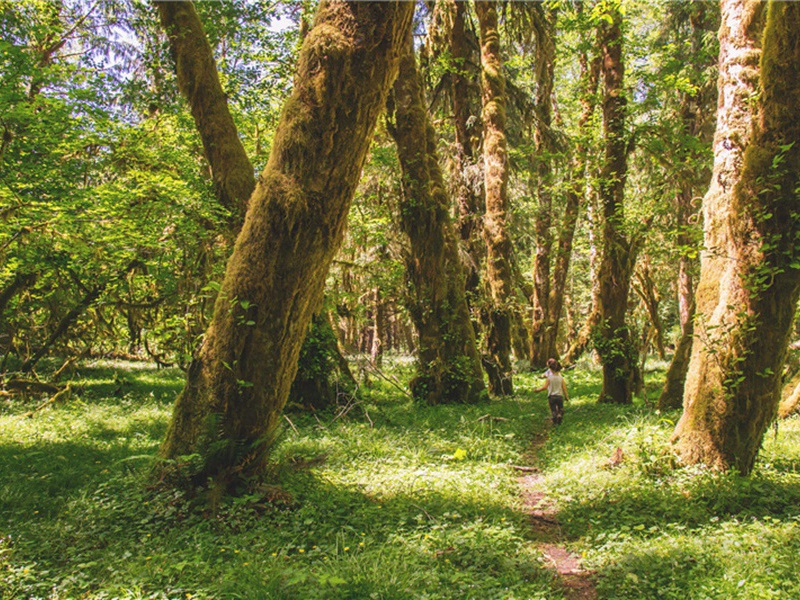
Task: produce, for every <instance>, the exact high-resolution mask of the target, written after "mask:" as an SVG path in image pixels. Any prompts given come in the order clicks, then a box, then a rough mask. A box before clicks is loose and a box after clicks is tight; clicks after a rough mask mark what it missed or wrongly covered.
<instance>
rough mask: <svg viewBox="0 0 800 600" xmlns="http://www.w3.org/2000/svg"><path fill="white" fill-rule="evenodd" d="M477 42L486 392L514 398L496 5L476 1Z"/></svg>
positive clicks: (503, 122)
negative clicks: (487, 301)
mask: <svg viewBox="0 0 800 600" xmlns="http://www.w3.org/2000/svg"><path fill="white" fill-rule="evenodd" d="M475 11H476V12H477V14H478V23H479V25H480V39H481V88H482V91H481V95H482V99H483V114H482V116H483V168H484V185H485V190H486V214H485V215H484V221H483V236H484V240H485V241H486V284H487V286H488V288H489V292H490V298H491V302H490V306H489V307H488V309H487V321H488V327H487V331H486V343H487V355H486V357H485V359H484V365H485V367H486V372H487V374H488V376H489V392H490V393H492V394H495V395H498V396H502V395H507V394H511V393H513V382H512V377H511V307H510V303H511V302H513V298H514V279H513V275H512V271H511V239H510V237H509V235H508V224H507V220H508V214H507V213H508V194H507V192H508V148H507V142H506V132H505V126H506V86H505V77H504V75H503V60H502V56H501V54H500V29H499V27H498V18H497V3H496V2H493V1H486V0H479V1H476V2H475Z"/></svg>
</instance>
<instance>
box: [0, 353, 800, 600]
mask: <svg viewBox="0 0 800 600" xmlns="http://www.w3.org/2000/svg"><path fill="white" fill-rule="evenodd" d="M59 364H60V363H59ZM55 366H58V365H55ZM657 366H659V367H660V368H659V369H656V370H651V371H650V372H648V387H647V393H648V395H649V397H650V398H651V399H652V398H654V396H655V394H656V392H657V389H658V387H659V386H660V381H661V378H662V377H663V365H657ZM387 371H388V375H389V376H390V377H391V378H396V379H397V380H398V381H399V382H401V384H402V382H405V381H407V378H408V377H410V375H411V372H410V367H409V366H408V365H407V363H405V362H403V361H398V364H396V365H394V366H390V367H388V368H387ZM43 372H44V371H43ZM45 375H46V373H45ZM567 378H568V384H569V386H570V392H571V393H570V397H571V400H570V402H569V404H568V405H567V412H566V416H565V420H564V423H563V424H562V425H560V426H559V427H548V425H547V420H548V416H549V414H548V412H549V411H548V409H547V405H546V400H545V399H544V396H543V394H536V395H534V394H533V393H532V390H533V389H535V386H537V385H538V379H536V378H534V376H533V375H532V374H529V373H527V374H526V373H521V374H520V375H519V376H518V377H517V378H516V380H515V388H516V390H517V394H516V396H513V397H511V398H506V399H502V400H496V401H493V402H489V403H485V404H481V405H477V406H439V407H428V406H418V405H415V404H413V403H412V402H411V401H410V400H409V399H408V398H407V397H406V396H404V395H402V394H400V393H399V392H398V391H397V389H396V388H395V387H394V386H393V385H390V384H388V383H387V382H383V381H379V380H377V378H373V385H372V386H370V387H364V388H363V389H362V394H361V396H360V398H359V400H358V401H357V402H354V403H352V404H350V406H349V409H348V410H347V411H344V410H341V409H335V410H333V411H330V412H321V413H316V414H312V413H309V412H307V411H303V410H300V409H298V408H296V407H294V408H292V407H290V411H289V413H288V419H287V425H286V427H285V429H284V430H283V432H282V435H281V438H280V439H279V441H278V444H277V446H276V449H275V453H274V472H273V473H272V474H271V483H272V485H271V486H266V487H261V488H260V489H259V490H258V491H255V492H253V493H252V494H249V495H245V496H241V497H238V498H218V497H211V496H205V497H192V495H191V494H187V493H185V492H183V491H180V490H175V489H164V488H154V487H153V486H152V485H151V484H152V481H151V479H150V473H151V471H152V466H153V460H154V455H155V453H156V450H157V448H158V445H159V444H160V442H161V440H162V439H163V436H164V432H165V428H166V423H167V420H168V418H169V414H170V410H171V406H172V402H173V400H174V398H175V395H176V394H177V392H178V391H179V390H180V389H181V387H182V384H183V374H182V373H181V372H179V371H177V370H157V369H155V368H154V367H153V366H152V365H150V364H146V363H124V362H113V361H96V362H90V363H84V364H82V365H80V366H79V367H78V369H77V371H75V372H74V373H73V374H72V375H71V376H70V377H69V378H68V379H69V381H70V384H71V386H72V388H73V393H72V395H71V396H70V397H69V398H65V399H64V400H63V401H59V402H57V403H55V404H53V405H49V406H47V407H45V408H43V409H42V410H40V411H38V412H36V413H35V414H34V415H33V416H32V417H28V416H27V415H28V413H29V412H30V411H31V410H32V409H33V408H36V407H37V406H39V405H40V404H41V403H42V401H43V400H44V398H29V399H27V400H20V399H19V398H16V397H4V398H0V599H2V600H10V599H12V598H13V599H15V600H16V599H23V598H24V599H33V598H42V599H45V598H47V599H52V600H61V599H65V600H66V599H72V598H85V599H92V600H95V599H97V600H100V599H111V598H121V599H126V600H127V599H130V600H134V599H137V600H138V599H145V598H147V599H154V600H165V599H170V600H177V599H179V598H180V599H182V600H188V599H211V598H214V599H234V598H248V599H250V598H252V599H259V598H263V599H286V600H289V599H292V600H297V599H300V600H305V599H309V600H313V599H317V598H320V599H330V600H339V599H347V598H352V599H356V600H360V599H364V600H371V599H385V600H401V599H403V600H405V599H408V600H412V599H413V600H416V599H425V598H429V599H437V600H438V599H453V600H463V599H474V600H491V599H498V600H499V599H502V600H571V599H580V600H587V599H588V598H593V597H596V598H599V599H602V600H604V599H611V600H617V599H620V600H642V599H649V598H664V599H669V600H672V599H674V600H707V599H712V600H729V599H731V598H733V599H743V600H757V599H762V598H764V599H766V598H787V599H794V598H800V571H798V569H797V568H796V557H797V555H798V554H800V419H798V418H792V419H788V420H786V421H783V422H782V423H781V424H780V428H779V430H778V432H777V435H776V434H775V433H774V432H772V431H771V432H770V434H769V436H768V437H767V439H766V440H765V442H764V448H763V450H762V453H761V456H760V458H759V461H758V465H757V467H756V470H755V472H754V474H753V475H752V476H751V477H749V478H741V477H737V476H735V475H720V474H716V473H712V472H708V471H705V470H703V469H696V468H691V469H690V468H685V467H681V466H680V465H678V464H676V463H675V460H674V458H673V456H672V454H671V453H670V452H669V447H668V440H669V436H670V433H671V431H672V429H673V427H674V422H675V420H676V419H677V417H678V414H677V413H669V414H659V413H658V412H657V411H655V410H654V409H653V407H652V405H651V404H650V403H648V402H647V400H646V399H645V398H641V399H637V401H636V403H635V404H634V405H633V406H628V407H620V406H609V405H599V404H597V403H596V397H597V393H598V391H599V389H600V379H599V373H598V372H597V370H596V369H595V368H594V367H592V366H591V365H588V364H584V365H580V366H579V368H578V369H576V370H575V371H571V372H570V373H568V374H567ZM289 421H291V423H290V422H289ZM187 460H191V457H187ZM526 461H528V462H526ZM526 465H528V468H534V469H536V471H535V472H534V471H526V470H525V469H524V468H522V469H520V467H525V466H526ZM520 479H522V481H520ZM521 485H522V486H523V487H522V489H523V490H525V492H524V493H521V488H520V486H521ZM573 561H574V562H573ZM553 567H555V568H553ZM592 583H593V584H594V588H592V587H591V584H592ZM581 594H583V595H581ZM591 594H595V596H593V595H591Z"/></svg>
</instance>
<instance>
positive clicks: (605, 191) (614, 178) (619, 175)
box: [594, 7, 636, 404]
mask: <svg viewBox="0 0 800 600" xmlns="http://www.w3.org/2000/svg"><path fill="white" fill-rule="evenodd" d="M609 17H610V21H611V22H606V21H603V22H602V23H601V24H600V25H599V26H598V27H599V30H598V34H599V39H600V47H601V48H602V52H603V80H604V85H605V91H604V95H603V134H604V143H605V154H604V157H603V167H602V170H601V173H600V185H599V197H600V205H601V210H602V219H603V220H602V234H603V254H602V257H601V259H600V268H599V271H598V280H599V284H600V290H599V291H600V294H599V308H600V322H599V323H598V325H597V327H596V331H595V333H594V340H595V349H596V350H597V352H598V354H599V355H600V360H601V362H602V364H603V389H602V391H601V393H600V401H601V402H613V403H617V404H630V403H631V401H632V396H631V394H632V391H633V388H632V386H633V375H634V369H635V367H636V356H635V352H634V351H633V349H632V344H631V339H630V332H629V331H628V325H627V323H626V322H625V315H626V313H627V311H628V294H629V291H630V281H631V275H632V273H633V267H634V263H635V260H636V253H635V250H634V248H633V245H632V244H631V242H630V241H629V240H628V239H627V237H626V235H625V231H624V228H625V208H624V197H625V180H626V177H627V171H628V152H627V146H628V144H627V137H626V133H625V112H626V99H625V89H624V76H625V66H624V63H623V61H622V43H623V38H622V32H621V29H620V27H621V23H622V15H621V13H620V11H619V8H617V7H613V8H611V9H610V14H609Z"/></svg>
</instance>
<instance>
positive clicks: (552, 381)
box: [544, 369, 564, 396]
mask: <svg viewBox="0 0 800 600" xmlns="http://www.w3.org/2000/svg"><path fill="white" fill-rule="evenodd" d="M544 376H545V377H547V395H548V396H563V395H564V378H563V377H562V376H561V375H559V374H558V373H553V372H552V371H550V369H548V370H547V373H545V374H544Z"/></svg>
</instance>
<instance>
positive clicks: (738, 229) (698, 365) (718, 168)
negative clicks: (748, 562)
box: [674, 0, 800, 474]
mask: <svg viewBox="0 0 800 600" xmlns="http://www.w3.org/2000/svg"><path fill="white" fill-rule="evenodd" d="M764 6H765V5H763V4H762V3H754V2H746V1H744V0H723V1H722V4H721V7H722V22H721V26H720V33H719V40H720V59H719V72H720V75H719V104H718V106H719V108H718V112H717V132H716V135H715V138H714V174H713V177H712V180H711V187H710V188H709V190H708V193H707V194H706V197H705V199H704V201H703V215H704V218H705V221H704V251H703V253H702V256H701V272H700V281H699V283H698V287H697V293H696V296H695V298H696V305H697V316H696V319H695V333H696V340H695V344H694V348H693V349H692V360H691V364H690V366H689V374H688V376H687V380H686V389H685V396H684V413H683V416H682V417H681V420H680V422H679V423H678V426H677V428H676V430H675V435H674V439H675V441H676V443H677V449H678V451H679V453H680V455H681V457H682V458H683V460H684V461H685V462H688V463H704V464H707V465H710V466H712V467H715V468H720V469H730V468H734V469H736V470H738V471H739V472H740V473H743V474H748V473H749V472H750V471H751V470H752V468H753V464H754V462H755V459H756V455H757V453H758V449H759V447H760V446H761V442H762V440H763V436H764V432H765V431H766V428H767V427H768V425H769V423H770V421H771V420H772V419H773V418H774V417H775V414H776V411H777V406H778V402H779V399H780V391H781V388H780V382H781V371H782V368H783V364H784V361H785V358H786V351H787V345H788V341H789V335H790V333H791V331H792V324H793V321H794V316H795V311H796V305H797V300H798V295H799V294H800V243H798V239H800V194H799V193H798V189H800V121H799V120H798V119H797V114H796V110H797V106H798V103H800V5H799V4H797V3H794V2H770V3H769V4H768V5H767V9H766V11H764ZM764 12H766V25H765V26H764V29H763V38H762V35H761V31H762V23H764V14H763V13H764ZM762 41H763V43H762Z"/></svg>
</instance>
